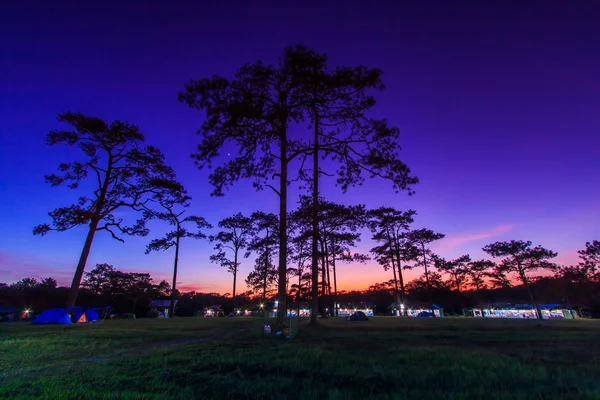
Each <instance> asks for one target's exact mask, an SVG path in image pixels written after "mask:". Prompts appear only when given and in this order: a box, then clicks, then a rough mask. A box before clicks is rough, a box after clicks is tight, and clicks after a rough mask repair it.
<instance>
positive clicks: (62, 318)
mask: <svg viewBox="0 0 600 400" xmlns="http://www.w3.org/2000/svg"><path fill="white" fill-rule="evenodd" d="M31 323H32V324H33V325H38V324H61V325H68V324H70V323H71V318H70V317H69V313H67V312H66V311H65V310H63V309H62V308H51V309H50V310H46V311H44V312H43V313H41V314H40V315H38V317H37V318H36V319H35V320H33V321H32V322H31Z"/></svg>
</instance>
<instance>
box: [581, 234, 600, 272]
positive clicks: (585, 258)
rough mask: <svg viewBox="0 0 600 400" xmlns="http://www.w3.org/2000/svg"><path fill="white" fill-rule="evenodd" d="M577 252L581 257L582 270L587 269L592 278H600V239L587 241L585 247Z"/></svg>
mask: <svg viewBox="0 0 600 400" xmlns="http://www.w3.org/2000/svg"><path fill="white" fill-rule="evenodd" d="M577 253H578V254H579V258H580V259H581V262H580V263H579V267H580V270H581V271H585V274H586V275H588V276H589V277H590V279H594V280H597V281H598V280H600V240H593V241H591V242H587V243H586V244H585V249H584V250H579V251H578V252H577Z"/></svg>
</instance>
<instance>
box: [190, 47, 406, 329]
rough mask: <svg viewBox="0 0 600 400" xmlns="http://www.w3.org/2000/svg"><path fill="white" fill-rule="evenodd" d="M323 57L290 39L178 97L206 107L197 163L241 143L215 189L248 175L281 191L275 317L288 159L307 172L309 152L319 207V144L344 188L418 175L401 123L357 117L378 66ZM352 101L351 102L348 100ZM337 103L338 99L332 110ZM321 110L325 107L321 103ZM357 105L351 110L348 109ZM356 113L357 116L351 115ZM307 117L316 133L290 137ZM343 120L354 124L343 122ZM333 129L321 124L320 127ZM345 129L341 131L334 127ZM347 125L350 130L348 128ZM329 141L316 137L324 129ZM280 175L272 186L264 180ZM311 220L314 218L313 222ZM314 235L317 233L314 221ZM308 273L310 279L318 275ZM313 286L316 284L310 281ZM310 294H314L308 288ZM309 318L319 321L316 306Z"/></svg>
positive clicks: (218, 172) (397, 183) (282, 296)
mask: <svg viewBox="0 0 600 400" xmlns="http://www.w3.org/2000/svg"><path fill="white" fill-rule="evenodd" d="M326 62H327V57H326V56H325V55H323V54H318V53H315V52H314V51H311V50H307V49H306V48H305V47H303V46H295V47H288V48H286V49H285V52H284V57H283V58H281V59H280V60H279V63H278V64H277V65H276V66H272V65H264V64H262V63H261V62H257V63H255V64H249V65H245V66H243V67H241V68H240V69H239V70H238V71H237V73H236V75H235V79H233V80H231V81H229V80H227V79H225V78H222V77H219V76H215V77H213V78H211V79H203V80H199V81H192V82H190V83H189V84H188V85H186V91H185V93H182V94H180V100H181V101H184V102H186V103H187V104H188V105H189V106H191V107H193V108H197V109H206V111H207V118H206V120H205V123H204V124H203V126H202V127H201V129H200V133H201V134H202V135H203V142H202V144H201V145H200V146H199V152H198V154H195V155H194V157H195V158H196V161H197V162H198V164H199V166H201V167H202V166H205V165H209V164H210V162H211V161H212V160H213V159H214V158H215V157H217V156H218V155H219V150H220V149H221V148H222V147H223V146H224V145H226V144H227V143H228V142H233V143H234V144H235V145H236V147H238V149H239V154H238V156H237V157H235V158H234V159H232V160H230V161H229V162H227V163H225V164H224V165H221V166H219V167H217V168H215V169H214V170H213V173H212V174H211V175H210V181H211V183H212V184H213V186H214V187H215V190H214V192H213V194H215V195H222V194H223V189H225V188H228V187H229V186H230V185H231V184H232V183H233V182H235V181H237V180H238V179H241V178H251V179H253V180H254V182H253V183H254V186H255V187H256V188H257V189H262V188H263V187H269V188H271V189H272V190H273V191H274V192H275V193H276V194H277V195H278V196H279V199H280V203H279V205H280V207H279V219H280V232H281V237H280V246H279V268H278V276H279V278H278V280H279V290H278V294H279V301H280V304H281V305H282V306H281V307H280V308H279V312H278V323H280V324H281V323H283V321H284V318H285V315H286V306H285V301H286V292H285V288H286V279H285V276H286V272H287V266H286V262H287V258H288V257H287V236H286V235H285V233H286V232H287V186H288V183H289V181H290V180H293V179H294V178H293V177H290V176H289V174H288V172H289V171H288V169H289V165H290V163H291V162H292V161H294V160H298V161H299V163H300V172H299V173H298V177H297V179H301V178H303V177H306V171H307V170H305V169H304V166H305V161H306V159H307V157H309V156H310V155H313V188H312V189H313V192H314V193H317V195H316V196H317V198H316V199H314V201H313V207H315V210H314V211H315V213H316V212H317V210H318V208H317V207H318V175H319V174H320V173H321V171H320V170H319V167H318V157H319V151H321V150H322V151H324V152H325V153H324V155H325V156H330V158H333V159H334V160H336V161H340V164H339V165H340V167H339V168H338V179H337V182H338V184H339V185H341V186H342V189H343V190H346V189H347V188H348V187H349V186H354V185H358V184H360V183H361V182H362V181H363V179H364V178H363V177H362V173H363V172H366V173H369V174H370V175H371V176H381V177H384V178H387V179H390V180H392V182H393V186H394V188H396V189H398V190H404V189H408V188H409V186H410V185H411V184H414V183H416V182H417V180H416V178H413V177H410V170H409V169H408V167H406V165H405V164H403V163H402V162H401V161H400V160H399V159H398V158H397V156H398V150H400V147H399V145H398V135H399V133H398V130H397V129H395V128H389V127H388V126H387V122H386V121H384V120H371V119H366V118H362V115H361V114H360V113H358V112H356V110H364V109H368V108H369V107H370V106H371V105H372V104H371V103H372V99H371V98H370V97H365V96H363V95H362V92H364V90H366V89H367V88H382V87H383V85H381V83H380V82H379V76H380V72H379V71H377V70H368V69H366V68H364V67H357V68H338V69H336V70H335V71H334V72H332V73H327V72H326ZM353 102H354V103H353ZM342 106H343V107H342ZM336 107H340V109H339V110H337V111H335V108H336ZM324 110H325V111H324ZM352 113H354V114H352ZM353 116H356V120H352V117H353ZM307 119H308V120H310V121H311V125H312V128H313V129H312V130H313V135H311V136H312V137H313V141H312V143H309V140H308V138H306V139H304V138H302V137H294V138H293V139H292V138H291V137H290V134H289V130H290V127H291V126H292V125H294V124H299V123H301V122H302V121H305V120H307ZM343 121H344V122H346V123H348V127H351V128H352V129H342V128H341V127H342V124H343ZM328 125H331V126H332V127H335V129H331V130H328V131H327V132H325V131H324V130H323V127H325V126H328ZM342 132H346V135H345V136H338V133H342ZM348 132H350V134H348ZM325 136H327V137H329V139H330V141H329V142H327V143H324V144H323V146H321V144H320V139H321V138H322V137H325ZM275 177H277V178H279V188H278V189H276V188H275V187H274V186H272V185H271V184H270V183H269V181H270V180H271V179H273V178H275ZM315 224H316V222H315ZM313 231H314V235H315V236H316V235H317V234H318V230H317V229H316V225H315V229H314V230H313ZM317 242H318V238H317V237H315V239H314V244H313V247H314V248H313V257H315V259H314V260H313V261H314V262H313V268H315V269H316V268H317V263H316V262H317V259H316V252H317V251H318V243H317ZM316 276H317V275H316V274H314V273H313V280H315V279H317V278H316ZM312 286H313V291H315V290H316V286H317V285H315V284H314V281H313V285H312ZM313 297H314V299H313V301H317V300H316V297H317V296H313ZM312 315H313V317H312V318H313V320H312V322H313V323H314V322H316V313H315V312H313V314H312Z"/></svg>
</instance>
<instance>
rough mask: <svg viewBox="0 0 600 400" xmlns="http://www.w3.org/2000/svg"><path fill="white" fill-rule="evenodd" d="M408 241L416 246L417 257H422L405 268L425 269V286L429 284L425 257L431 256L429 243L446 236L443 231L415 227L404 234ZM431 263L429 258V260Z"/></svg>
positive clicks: (427, 265)
mask: <svg viewBox="0 0 600 400" xmlns="http://www.w3.org/2000/svg"><path fill="white" fill-rule="evenodd" d="M405 237H406V239H407V240H408V243H410V244H411V245H412V246H415V247H417V249H418V251H419V257H422V258H423V259H422V260H420V259H419V260H418V261H417V263H416V264H415V265H413V266H410V267H409V266H407V267H406V268H407V269H412V268H415V267H423V268H424V269H425V284H426V286H427V288H429V287H430V286H431V285H430V284H429V264H428V262H427V258H430V259H431V258H432V257H433V253H432V251H431V250H430V249H429V248H428V246H429V244H431V243H432V242H435V241H436V240H440V239H443V238H444V237H446V235H444V234H443V233H436V232H434V231H432V230H431V229H416V230H412V231H410V232H407V233H406V234H405ZM429 262H430V263H431V260H429Z"/></svg>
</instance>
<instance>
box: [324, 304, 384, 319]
mask: <svg viewBox="0 0 600 400" xmlns="http://www.w3.org/2000/svg"><path fill="white" fill-rule="evenodd" d="M357 311H362V312H363V313H365V315H366V316H367V317H372V316H374V315H375V310H374V307H373V305H372V304H371V303H365V302H359V303H338V304H337V310H334V315H336V316H338V317H349V316H351V315H352V314H354V313H355V312H357Z"/></svg>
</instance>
